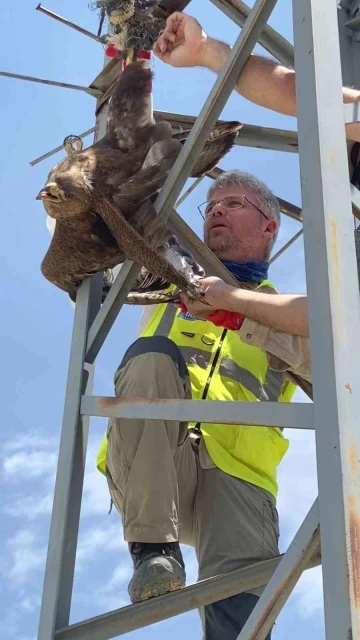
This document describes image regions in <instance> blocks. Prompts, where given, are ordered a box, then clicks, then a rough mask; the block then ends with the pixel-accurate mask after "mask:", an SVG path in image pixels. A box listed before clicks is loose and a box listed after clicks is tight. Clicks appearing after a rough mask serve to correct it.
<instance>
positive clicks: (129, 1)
mask: <svg viewBox="0 0 360 640" xmlns="http://www.w3.org/2000/svg"><path fill="white" fill-rule="evenodd" d="M93 6H94V7H95V8H97V9H100V11H101V12H102V13H103V14H104V13H106V15H107V16H108V19H109V22H110V23H111V24H112V25H113V27H114V31H113V33H112V34H111V35H110V36H109V37H108V38H107V41H108V43H109V44H113V45H115V47H116V48H117V49H118V51H127V50H129V49H133V50H134V51H135V52H138V51H140V50H142V49H144V50H146V51H150V50H151V49H152V48H153V45H154V42H156V40H157V39H158V37H159V35H160V34H161V32H162V31H163V29H164V27H165V20H164V19H162V18H156V17H154V16H153V15H152V13H150V12H149V11H144V9H143V8H142V4H141V2H139V1H138V0H96V2H94V5H93Z"/></svg>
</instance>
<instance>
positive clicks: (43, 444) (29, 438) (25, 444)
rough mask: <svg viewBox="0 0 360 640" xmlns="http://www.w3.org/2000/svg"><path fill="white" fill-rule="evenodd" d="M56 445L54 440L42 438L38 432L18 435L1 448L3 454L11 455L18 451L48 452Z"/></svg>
mask: <svg viewBox="0 0 360 640" xmlns="http://www.w3.org/2000/svg"><path fill="white" fill-rule="evenodd" d="M56 445H57V443H56V440H55V439H54V438H48V437H44V436H42V435H41V433H39V432H38V431H30V432H26V433H20V434H18V435H16V436H15V437H14V438H11V440H8V441H7V442H6V443H5V444H4V445H3V447H2V451H3V452H4V453H12V452H14V451H19V450H23V449H26V450H30V451H31V450H33V449H35V450H38V449H40V450H42V451H43V450H49V449H54V448H55V447H56Z"/></svg>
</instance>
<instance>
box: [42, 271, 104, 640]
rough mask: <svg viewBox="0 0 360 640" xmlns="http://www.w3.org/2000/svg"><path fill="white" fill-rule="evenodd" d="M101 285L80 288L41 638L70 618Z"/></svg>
mask: <svg viewBox="0 0 360 640" xmlns="http://www.w3.org/2000/svg"><path fill="white" fill-rule="evenodd" d="M101 285H102V276H101V275H100V274H98V276H95V277H94V278H91V279H90V278H89V279H87V280H85V281H84V283H83V284H82V285H81V287H80V288H79V290H78V293H77V302H76V308H75V319H74V329H73V336H72V343H71V353H70V362H69V374H68V380H67V386H66V399H65V407H64V416H63V426H62V430H61V439H60V449H59V458H58V467H57V473H56V483H55V491H54V504H53V509H52V516H51V527H50V535H49V545H48V553H47V561H46V568H45V578H44V587H43V596H42V602H41V611H40V622H39V632H38V640H51V639H52V638H53V637H54V632H55V629H58V628H59V627H63V626H64V625H67V624H68V623H69V616H70V605H71V594H72V584H73V577H74V567H75V556H76V545H77V537H78V529H79V520H80V508H81V496H82V488H83V480H84V470H85V454H86V444H87V427H88V422H87V421H85V422H84V421H83V420H82V419H81V417H80V413H79V410H80V400H81V395H82V394H83V393H84V389H85V388H86V389H87V392H88V393H91V388H92V379H93V372H92V370H90V373H89V370H88V371H87V372H86V371H85V370H84V357H85V347H86V335H87V330H88V324H89V321H91V320H92V319H93V317H94V315H95V313H96V311H97V307H98V306H100V293H101Z"/></svg>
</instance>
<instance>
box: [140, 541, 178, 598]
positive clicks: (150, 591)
mask: <svg viewBox="0 0 360 640" xmlns="http://www.w3.org/2000/svg"><path fill="white" fill-rule="evenodd" d="M129 548H130V553H131V556H132V559H133V562H134V575H133V577H132V578H131V581H130V583H129V586H128V592H129V596H130V600H131V602H132V603H135V602H140V601H141V600H148V598H153V597H154V596H161V595H164V594H165V593H170V591H176V590H177V589H181V587H184V586H185V581H186V575H185V565H184V560H183V557H182V553H181V550H180V545H179V543H178V542H131V543H129Z"/></svg>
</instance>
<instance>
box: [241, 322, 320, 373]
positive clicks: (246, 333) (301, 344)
mask: <svg viewBox="0 0 360 640" xmlns="http://www.w3.org/2000/svg"><path fill="white" fill-rule="evenodd" d="M238 333H239V336H240V338H241V340H242V342H245V343H246V344H248V345H250V346H252V347H258V348H259V349H261V350H262V351H265V353H266V355H267V359H268V363H269V367H270V368H271V369H274V370H275V371H292V373H296V374H297V375H299V376H301V377H302V378H305V380H308V381H311V356H310V340H309V338H302V337H301V336H293V335H290V334H289V333H283V332H282V331H275V329H272V328H271V327H267V326H266V325H264V324H260V322H256V321H255V320H250V318H245V320H244V322H243V324H242V326H241V328H240V330H239V331H238Z"/></svg>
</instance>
